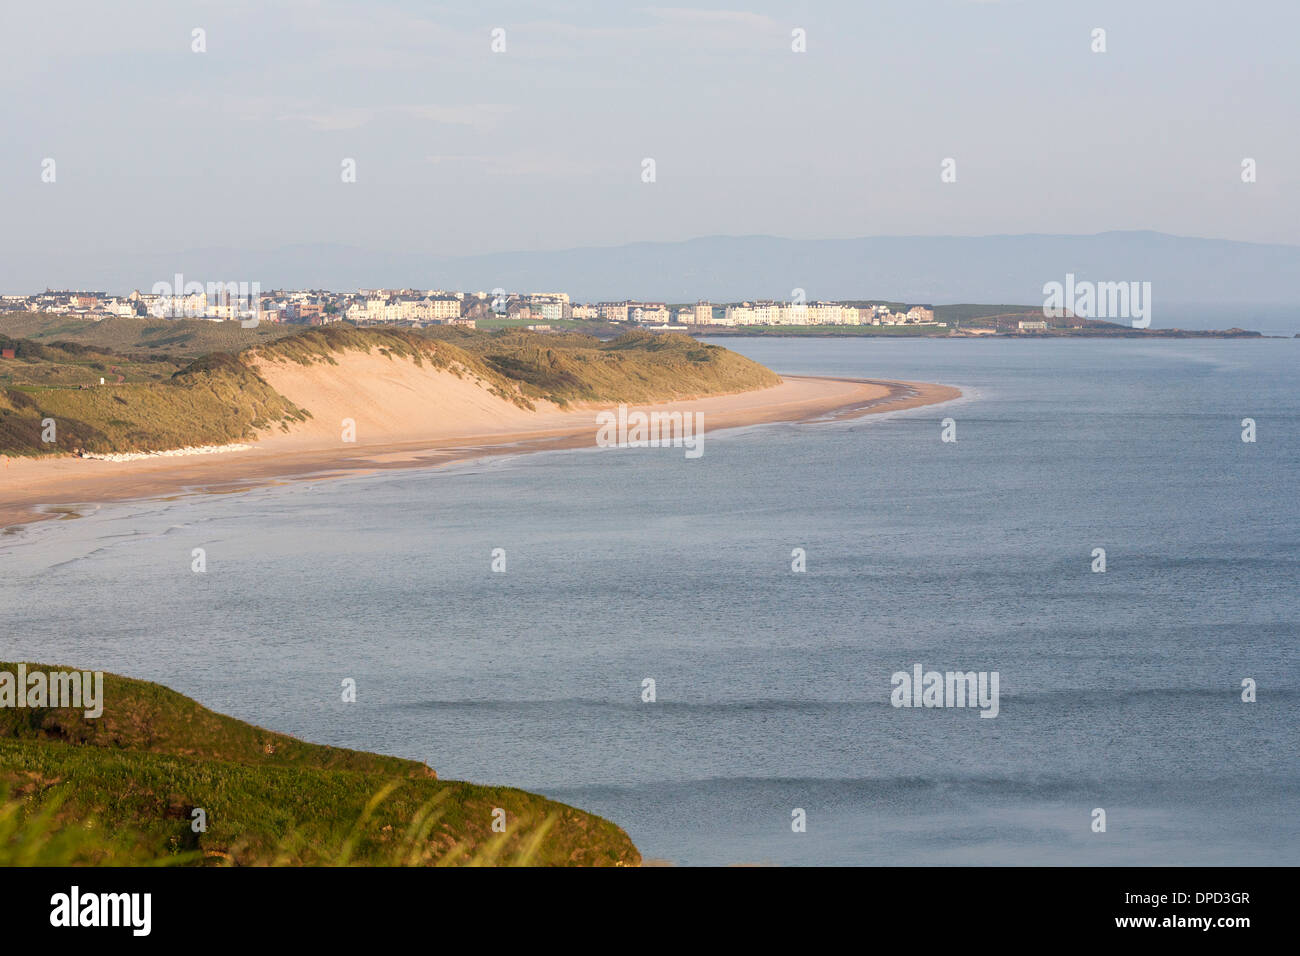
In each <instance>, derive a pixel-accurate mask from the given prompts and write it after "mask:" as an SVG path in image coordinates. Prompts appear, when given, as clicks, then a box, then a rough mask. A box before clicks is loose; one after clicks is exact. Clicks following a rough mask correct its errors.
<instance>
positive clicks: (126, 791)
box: [0, 662, 641, 866]
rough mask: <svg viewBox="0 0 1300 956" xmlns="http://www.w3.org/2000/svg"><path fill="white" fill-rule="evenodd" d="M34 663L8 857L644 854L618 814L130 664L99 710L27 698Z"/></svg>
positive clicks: (296, 859) (610, 859) (244, 859)
mask: <svg viewBox="0 0 1300 956" xmlns="http://www.w3.org/2000/svg"><path fill="white" fill-rule="evenodd" d="M23 670H24V672H25V674H26V675H31V674H33V673H37V672H40V673H49V672H53V671H60V670H63V671H65V672H66V669H62V668H53V667H49V666H46V665H40V664H26V665H23ZM18 673H19V665H18V664H12V663H3V662H0V703H3V704H4V706H0V866H5V865H9V866H13V865H18V866H22V865H29V866H50V865H69V864H72V865H83V864H87V865H89V864H100V865H118V866H123V865H149V864H156V863H171V864H187V865H205V864H206V865H307V866H341V865H373V866H424V865H533V866H635V865H638V864H639V863H640V862H641V856H640V854H639V853H638V852H637V849H636V847H635V846H633V844H632V841H631V840H630V839H628V836H627V834H626V833H624V832H623V831H622V830H620V829H619V828H618V827H616V826H615V825H614V824H612V823H610V822H609V821H607V820H603V819H601V818H600V817H597V816H594V815H592V814H589V813H584V812H583V811H581V810H577V809H575V808H573V807H569V806H566V805H564V804H560V803H556V802H554V801H551V800H547V799H545V798H544V797H540V796H538V795H536V794H532V793H527V792H525V791H523V790H515V789H511V788H506V787H484V786H477V785H474V784H469V783H462V782H458V781H440V780H438V779H436V776H435V774H434V772H433V771H432V770H431V769H430V768H429V767H427V766H425V765H424V764H422V763H419V762H417V761H412V760H403V759H400V758H397V757H386V756H382V755H379V754H370V753H363V752H360V751H354V750H344V749H340V748H336V747H325V746H319V745H316V744H309V743H305V742H303V741H300V740H296V739H294V738H292V737H287V736H285V735H283V734H277V733H273V732H271V731H268V730H263V729H262V728H260V727H254V726H252V725H250V724H246V723H243V722H242V721H239V720H235V719H234V718H231V717H226V716H223V715H221V714H217V713H214V712H212V711H210V710H208V709H206V708H204V707H202V706H200V705H199V704H197V703H195V702H194V701H193V700H190V699H189V698H187V697H184V696H182V695H181V694H178V693H175V692H174V691H171V690H168V689H167V688H165V687H162V686H160V685H158V684H151V683H147V682H144V681H138V680H132V679H130V678H126V677H119V676H117V675H114V674H105V675H104V678H103V692H102V697H100V698H99V701H98V702H99V704H101V705H102V708H103V713H102V715H100V716H97V717H87V716H86V711H87V708H88V706H89V702H88V701H84V700H83V701H81V705H82V706H79V707H77V708H71V707H61V708H55V707H49V706H35V707H33V706H26V707H19V706H14V701H13V700H12V697H13V694H14V692H15V685H16V677H17V675H18ZM5 675H9V678H8V679H6V677H5ZM87 686H89V684H88V685H87ZM33 701H37V698H35V697H33V696H32V691H30V690H29V692H28V697H27V702H33ZM39 702H40V703H44V704H49V703H55V701H54V700H53V699H52V698H50V697H48V696H47V697H44V698H43V699H41V700H40V701H39ZM502 820H503V821H504V828H505V832H504V833H502V832H499V831H500V828H501V826H502V823H501V822H500V821H502ZM494 823H495V824H496V828H495V829H494Z"/></svg>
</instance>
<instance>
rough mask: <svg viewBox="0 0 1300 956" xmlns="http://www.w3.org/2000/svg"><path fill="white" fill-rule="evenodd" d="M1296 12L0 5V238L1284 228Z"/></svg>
mask: <svg viewBox="0 0 1300 956" xmlns="http://www.w3.org/2000/svg"><path fill="white" fill-rule="evenodd" d="M1098 28H1100V29H1104V30H1105V43H1106V51H1105V52H1104V53H1098V52H1093V49H1092V47H1093V45H1094V39H1093V31H1094V30H1096V29H1098ZM1297 28H1300V4H1298V3H1295V2H1294V0H1268V2H1263V0H1242V2H1234V3H1222V2H1197V0H1190V2H1189V0H1124V2H1106V0H1098V2H1086V3H1084V2H1079V3H1075V2H1066V0H1021V2H1014V0H1005V2H994V0H984V2H977V0H899V2H892V0H855V2H817V3H812V2H802V3H801V2H794V3H776V2H753V0H750V2H743V3H725V2H722V0H710V2H707V3H703V4H698V5H692V6H685V5H683V6H671V7H670V6H646V5H643V4H639V3H616V2H609V3H576V2H546V0H534V2H528V3H509V2H484V0H476V2H473V3H459V4H437V3H418V2H411V0H369V2H341V0H338V2H336V0H315V2H313V0H301V2H293V0H289V2H274V0H272V2H245V0H219V2H193V0H123V2H121V3H112V4H109V3H104V2H103V0H93V2H61V0H43V2H41V3H39V4H36V3H21V4H19V3H10V4H5V5H4V8H3V12H0V34H2V35H3V36H4V37H5V38H6V40H7V41H8V42H7V43H6V44H5V53H4V56H3V57H0V76H2V77H3V89H4V91H5V95H4V96H3V97H0V124H2V127H3V130H4V133H3V136H0V184H2V185H0V209H2V210H3V214H4V222H5V226H6V228H5V229H4V230H3V233H4V238H3V240H2V241H0V251H3V250H4V249H6V248H7V249H9V250H11V251H16V250H18V249H20V248H21V250H22V251H23V253H24V254H25V255H26V256H28V257H35V259H34V260H32V261H37V262H44V261H48V260H54V259H57V260H58V261H59V263H60V272H61V274H65V275H66V274H75V273H76V272H77V270H78V269H79V268H83V267H84V268H85V269H86V270H87V271H89V268H90V266H91V264H92V263H93V262H94V261H95V260H96V257H97V256H100V255H101V254H103V253H104V251H105V250H106V249H111V250H112V251H113V252H114V254H117V255H121V254H123V253H126V254H131V253H134V252H141V253H143V252H146V251H148V252H155V253H156V252H157V251H158V250H164V251H165V250H167V249H169V248H196V247H199V248H203V247H237V248H241V249H271V248H275V247H278V246H282V245H285V244H292V243H303V242H322V243H333V242H337V243H348V244H353V245H357V246H364V247H366V248H369V249H381V250H382V249H394V250H397V249H401V250H408V251H409V250H417V251H421V252H426V253H428V254H431V255H460V254H479V253H492V252H502V251H516V250H554V249H565V248H573V247H582V246H607V245H617V244H622V243H629V242H641V241H675V240H683V239H690V238H694V237H700V236H715V235H737V236H740V235H772V236H782V237H789V238H818V239H827V238H847V237H856V236H881V235H927V236H938V235H991V234H1018V233H1054V234H1061V233H1071V234H1075V233H1078V234H1088V233H1096V232H1102V231H1107V230H1127V229H1141V230H1158V231H1162V232H1168V233H1172V234H1176V235H1183V236H1199V237H1213V238H1226V239H1237V240H1248V241H1255V242H1281V243H1296V244H1300V198H1298V197H1300V123H1297V121H1296V120H1297V117H1298V116H1300V111H1298V110H1297V105H1300V57H1298V56H1297V55H1296V46H1295V44H1296V37H1297V35H1300V29H1297ZM195 30H202V31H204V32H203V40H204V46H205V50H204V51H203V52H195V50H194V49H193V47H194V45H195V33H194V31H195ZM495 30H501V31H504V33H503V34H501V33H498V34H496V36H497V44H496V45H497V46H498V47H500V46H501V39H502V38H503V39H504V50H503V51H494V50H493V42H494V33H493V31H495ZM795 30H802V31H804V35H805V36H806V51H805V52H795V51H794V50H793V49H792V45H793V43H794V40H793V31H795ZM647 158H649V159H653V160H654V163H655V166H654V174H655V175H654V181H653V182H645V181H643V178H644V177H643V168H644V167H643V161H644V160H645V159H647ZM948 158H951V159H952V160H954V161H955V171H956V181H955V182H943V181H942V178H941V172H942V164H943V161H944V160H945V159H948ZM1246 158H1251V159H1254V160H1255V164H1256V177H1257V178H1256V181H1255V182H1253V183H1243V182H1242V176H1241V171H1242V161H1243V160H1244V159H1246ZM51 159H52V160H53V161H54V165H53V172H54V176H53V178H54V181H53V182H46V181H43V176H47V175H48V174H47V169H48V168H49V167H48V163H47V161H48V160H51ZM349 159H350V160H353V161H355V169H356V176H355V180H356V181H355V182H344V181H343V179H344V176H343V166H344V163H345V161H346V160H349ZM36 271H40V270H36ZM33 278H34V279H35V278H38V277H37V276H33ZM144 278H147V277H131V280H132V281H128V282H127V284H138V282H139V281H143V280H144ZM7 284H9V283H7ZM15 291H17V290H15Z"/></svg>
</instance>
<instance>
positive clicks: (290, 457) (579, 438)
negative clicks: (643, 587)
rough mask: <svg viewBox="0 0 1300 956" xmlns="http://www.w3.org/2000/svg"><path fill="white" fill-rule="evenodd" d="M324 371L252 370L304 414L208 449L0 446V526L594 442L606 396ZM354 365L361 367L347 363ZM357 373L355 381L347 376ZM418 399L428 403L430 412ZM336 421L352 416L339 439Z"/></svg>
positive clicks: (826, 391) (933, 392)
mask: <svg viewBox="0 0 1300 956" xmlns="http://www.w3.org/2000/svg"><path fill="white" fill-rule="evenodd" d="M392 369H393V365H392V363H386V364H385V365H384V367H383V368H382V369H381V368H379V367H378V366H377V367H376V369H375V370H374V371H375V373H376V374H374V375H373V376H365V375H349V376H348V380H347V381H346V382H344V381H341V380H340V381H337V382H335V381H331V380H329V379H328V377H327V376H323V375H322V374H321V372H320V370H311V369H306V370H304V369H303V368H301V367H296V366H295V367H287V366H281V367H273V368H263V369H262V370H261V371H262V373H263V375H264V376H265V377H266V378H267V379H268V381H270V382H271V384H272V385H273V386H274V387H275V388H276V389H277V390H278V391H280V392H281V393H282V394H284V395H286V396H288V397H289V398H291V399H293V400H294V401H296V402H298V403H299V404H300V405H302V406H303V407H306V408H308V409H309V410H310V411H311V412H312V416H313V417H312V420H311V421H310V422H307V423H305V424H303V425H300V426H298V427H296V428H294V429H293V431H291V432H289V433H274V434H267V435H264V436H263V437H262V438H261V439H260V440H258V441H257V442H256V443H254V444H253V445H252V447H247V448H241V449H238V450H232V451H229V452H223V453H217V454H199V455H193V456H173V457H161V456H160V457H149V458H142V459H137V460H134V461H105V460H94V459H84V458H73V457H60V458H45V459H30V458H11V457H8V456H5V457H4V459H3V463H2V464H0V528H8V527H12V526H14V525H20V524H26V523H29V522H32V521H37V520H42V519H47V518H58V517H61V516H66V515H67V514H69V513H72V514H75V513H78V509H79V508H80V507H85V506H88V505H94V504H98V503H104V502H113V501H128V500H138V499H149V498H163V497H172V496H176V495H182V494H203V493H228V492H232V491H239V490H243V489H248V488H253V487H261V486H265V485H271V484H277V483H280V482H284V481H294V480H319V479H323V478H329V477H338V476H344V475H358V474H364V473H367V472H374V471H379V470H384V469H392V468H411V467H430V466H438V465H445V464H449V463H452V462H458V461H465V460H468V459H472V458H478V457H484V456H487V455H493V454H502V453H505V452H509V453H511V454H517V453H520V452H527V451H543V450H555V449H562V448H582V447H590V446H594V445H595V444H596V434H597V426H596V414H597V412H599V411H601V410H604V409H608V408H611V407H613V406H609V405H589V406H585V407H581V408H569V409H560V408H558V407H556V406H544V407H539V408H538V409H537V410H535V411H529V410H527V409H523V408H519V407H518V406H515V405H512V404H510V403H508V402H505V401H503V400H501V399H498V398H496V397H495V396H492V395H489V394H487V393H485V392H484V390H483V389H482V388H480V387H478V386H477V385H476V384H475V383H473V382H471V381H468V380H465V381H462V380H460V379H458V378H456V377H454V376H450V375H442V376H440V377H439V381H438V383H437V385H436V392H437V394H436V396H432V397H433V398H436V401H431V395H430V392H429V381H428V379H429V373H422V375H421V376H420V377H419V380H416V379H411V380H408V378H410V376H408V375H406V373H405V370H402V374H398V375H394V374H392ZM357 371H366V370H361V369H358V370H357ZM359 382H362V383H365V384H364V385H359V384H358V383H359ZM960 394H961V392H960V390H958V389H956V388H952V387H950V386H946V385H933V384H926V383H921V382H893V381H883V380H867V379H842V378H812V377H802V376H793V375H791V376H785V377H784V380H783V381H782V382H781V384H779V385H776V386H773V387H771V388H766V389H760V390H757V391H751V392H742V393H739V394H732V395H717V396H710V397H706V398H697V399H691V400H684V401H677V402H671V403H666V404H662V405H638V406H633V407H634V408H635V409H636V410H641V411H647V412H650V411H673V412H677V411H680V412H701V413H703V415H704V419H703V421H704V427H705V430H706V432H707V431H714V430H717V429H723V428H736V427H741V426H747V425H757V424H763V423H768V422H780V421H812V420H818V419H836V418H847V417H854V416H858V415H866V414H876V413H880V412H888V411H898V410H902V409H906V408H914V407H917V406H921V405H931V404H935V403H938V402H945V401H949V400H951V399H954V398H957V397H959V396H960ZM429 408H436V409H437V417H436V419H435V420H430V417H429V415H428V409H429ZM343 419H351V420H353V421H354V422H355V430H356V440H355V442H344V441H343V440H342V434H341V429H340V423H341V422H342V420H343Z"/></svg>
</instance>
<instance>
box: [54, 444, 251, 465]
mask: <svg viewBox="0 0 1300 956" xmlns="http://www.w3.org/2000/svg"><path fill="white" fill-rule="evenodd" d="M252 447H253V446H252V445H188V446H186V447H185V448H169V449H167V450H166V451H124V452H110V453H107V454H103V455H97V454H95V453H94V452H89V451H83V452H81V453H80V454H79V455H78V456H77V457H78V458H90V459H93V460H95V461H143V460H144V459H146V458H184V457H186V456H188V455H219V454H222V453H223V452H228V451H248V450H249V449H250V448H252Z"/></svg>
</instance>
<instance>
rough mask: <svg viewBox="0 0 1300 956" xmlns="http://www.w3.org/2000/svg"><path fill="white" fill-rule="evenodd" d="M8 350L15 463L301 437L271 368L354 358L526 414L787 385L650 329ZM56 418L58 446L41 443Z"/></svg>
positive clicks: (318, 334)
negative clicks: (449, 381)
mask: <svg viewBox="0 0 1300 956" xmlns="http://www.w3.org/2000/svg"><path fill="white" fill-rule="evenodd" d="M105 321H107V320H105ZM133 321H139V320H133ZM228 324H231V325H234V323H228ZM6 341H7V342H8V343H9V344H8V345H7V346H6V347H16V349H17V351H16V356H15V358H14V359H8V360H5V361H4V362H3V363H0V453H5V454H16V455H42V454H68V453H72V452H75V451H78V450H85V451H88V452H92V453H98V454H104V453H114V452H144V451H163V450H168V449H175V448H184V447H192V446H200V445H224V444H231V443H234V442H241V441H251V440H255V439H256V438H257V437H258V436H259V435H262V434H266V433H268V432H275V431H289V430H291V429H292V428H293V426H294V425H295V424H297V423H300V422H304V421H306V420H307V419H309V418H310V417H311V414H312V413H311V408H310V407H306V406H308V404H309V403H305V402H304V403H303V407H300V406H299V405H298V404H295V402H293V401H291V400H290V399H288V398H287V397H285V396H284V395H282V394H280V393H278V392H277V391H276V390H275V389H274V388H272V387H271V385H269V384H268V382H267V380H266V379H265V378H264V377H263V376H262V375H261V374H259V369H261V368H263V367H265V366H266V365H267V364H268V363H270V364H277V363H280V364H283V363H297V364H301V365H313V364H332V365H338V366H340V374H343V375H346V374H347V369H346V365H347V363H346V362H345V361H344V359H345V358H346V356H347V355H348V354H349V353H364V354H366V355H372V356H382V357H384V358H386V359H388V360H389V361H391V362H394V363H399V362H407V363H413V364H414V365H416V366H419V367H421V368H431V369H435V370H439V371H445V372H446V373H448V374H450V375H455V376H457V377H458V378H462V379H468V380H471V381H473V382H475V383H477V385H478V386H480V387H482V388H483V389H485V390H486V391H488V392H490V393H491V394H492V395H495V396H496V397H498V398H500V399H501V400H502V401H504V402H507V403H509V404H511V405H514V406H517V407H519V408H524V409H533V408H536V407H537V406H538V403H539V402H546V403H552V404H554V405H557V406H560V407H568V406H571V405H573V404H575V403H584V402H593V403H611V404H616V403H624V402H625V403H642V404H644V403H651V402H659V401H671V400H676V399H685V398H697V397H702V396H705V395H718V394H727V393H734V392H741V391H747V390H750V389H756V388H764V387H768V386H772V385H776V384H778V383H779V382H780V378H779V377H778V376H777V375H776V374H775V373H774V372H771V371H770V370H768V369H766V368H764V367H763V366H761V365H758V364H757V363H755V362H752V361H750V360H749V359H746V358H744V357H743V356H741V355H738V354H736V353H734V352H731V351H729V350H727V349H725V348H722V347H721V346H717V345H707V344H702V343H699V342H696V341H695V340H694V339H692V338H690V337H689V336H685V335H672V334H668V335H663V334H652V333H648V332H630V333H627V334H625V335H623V336H620V337H619V338H617V339H614V340H612V341H607V342H606V341H601V340H599V339H596V338H593V337H591V336H587V335H581V334H558V335H549V334H548V335H543V334H538V333H529V332H516V331H504V330H503V331H499V332H487V331H477V330H469V329H464V328H457V327H441V328H438V327H435V328H431V329H428V330H424V331H423V332H416V331H409V330H401V329H393V328H382V327H381V328H354V327H352V326H347V325H341V326H326V327H320V328H310V329H303V330H300V331H296V332H294V333H292V334H288V335H283V336H281V337H279V338H276V339H274V340H264V341H262V342H260V344H253V345H249V346H247V347H245V348H242V349H240V350H238V351H234V352H213V353H209V354H206V355H204V356H202V357H200V358H198V359H194V360H191V359H189V358H185V359H182V358H179V357H177V356H175V355H172V354H170V353H161V352H157V351H150V352H147V353H140V352H130V351H123V352H118V351H114V350H112V349H110V348H109V347H108V346H95V345H85V344H81V343H76V342H64V341H61V340H52V341H51V340H43V341H41V342H35V341H32V340H28V339H13V338H11V339H7V340H6ZM167 372H170V374H165V373H167ZM101 379H103V380H104V384H100V381H101ZM427 411H428V412H432V413H436V411H437V409H436V408H430V409H428V410H427ZM49 420H53V422H54V423H55V425H56V429H55V437H56V441H54V442H46V441H42V437H43V435H44V434H45V433H46V424H47V423H48V421H49Z"/></svg>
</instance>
